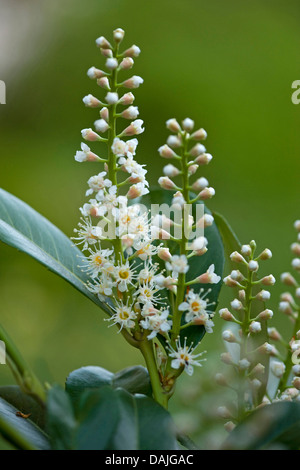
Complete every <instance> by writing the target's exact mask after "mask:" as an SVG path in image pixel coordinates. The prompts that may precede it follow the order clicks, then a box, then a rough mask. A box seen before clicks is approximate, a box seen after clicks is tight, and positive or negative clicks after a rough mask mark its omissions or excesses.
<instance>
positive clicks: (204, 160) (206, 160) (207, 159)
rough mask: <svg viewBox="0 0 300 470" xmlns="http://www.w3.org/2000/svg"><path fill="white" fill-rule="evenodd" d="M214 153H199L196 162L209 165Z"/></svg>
mask: <svg viewBox="0 0 300 470" xmlns="http://www.w3.org/2000/svg"><path fill="white" fill-rule="evenodd" d="M212 158H213V157H212V155H211V154H210V153H203V154H202V155H199V156H198V157H197V158H196V159H195V162H196V163H197V164H198V165H208V163H209V162H210V161H211V160H212Z"/></svg>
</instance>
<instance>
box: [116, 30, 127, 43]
mask: <svg viewBox="0 0 300 470" xmlns="http://www.w3.org/2000/svg"><path fill="white" fill-rule="evenodd" d="M113 36H114V40H115V41H116V43H118V44H119V43H120V42H122V41H123V39H124V36H125V31H124V30H123V29H122V28H117V29H115V30H114V32H113Z"/></svg>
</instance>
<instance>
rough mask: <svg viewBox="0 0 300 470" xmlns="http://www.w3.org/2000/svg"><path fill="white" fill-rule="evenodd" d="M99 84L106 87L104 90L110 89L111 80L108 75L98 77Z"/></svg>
mask: <svg viewBox="0 0 300 470" xmlns="http://www.w3.org/2000/svg"><path fill="white" fill-rule="evenodd" d="M97 84H98V85H99V86H101V88H104V90H110V85H109V80H108V78H107V77H101V78H98V80H97Z"/></svg>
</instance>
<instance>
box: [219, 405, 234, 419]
mask: <svg viewBox="0 0 300 470" xmlns="http://www.w3.org/2000/svg"><path fill="white" fill-rule="evenodd" d="M217 415H218V416H219V417H220V418H223V419H230V418H232V415H231V413H230V411H229V410H228V408H226V406H219V407H218V409H217Z"/></svg>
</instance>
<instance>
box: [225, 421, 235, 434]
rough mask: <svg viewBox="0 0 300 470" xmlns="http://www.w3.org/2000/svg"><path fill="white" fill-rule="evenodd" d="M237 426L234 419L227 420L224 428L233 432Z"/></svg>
mask: <svg viewBox="0 0 300 470" xmlns="http://www.w3.org/2000/svg"><path fill="white" fill-rule="evenodd" d="M235 427H236V424H234V423H233V422H232V421H227V423H225V424H224V429H225V431H227V432H229V433H230V432H232V431H233V430H234V428H235Z"/></svg>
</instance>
